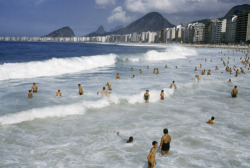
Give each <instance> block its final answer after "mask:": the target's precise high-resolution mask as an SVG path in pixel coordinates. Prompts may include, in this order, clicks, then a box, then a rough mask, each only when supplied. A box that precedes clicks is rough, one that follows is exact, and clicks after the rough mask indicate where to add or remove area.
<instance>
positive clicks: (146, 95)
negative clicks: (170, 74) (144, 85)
mask: <svg viewBox="0 0 250 168" xmlns="http://www.w3.org/2000/svg"><path fill="white" fill-rule="evenodd" d="M148 92H149V90H146V93H144V100H145V102H146V103H148V102H149V97H150V94H149V93H148Z"/></svg>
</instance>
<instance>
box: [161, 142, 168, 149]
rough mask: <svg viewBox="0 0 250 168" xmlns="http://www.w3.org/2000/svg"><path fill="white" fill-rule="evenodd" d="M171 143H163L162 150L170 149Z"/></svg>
mask: <svg viewBox="0 0 250 168" xmlns="http://www.w3.org/2000/svg"><path fill="white" fill-rule="evenodd" d="M169 148H170V145H169V142H168V143H163V144H162V146H161V150H162V151H169Z"/></svg>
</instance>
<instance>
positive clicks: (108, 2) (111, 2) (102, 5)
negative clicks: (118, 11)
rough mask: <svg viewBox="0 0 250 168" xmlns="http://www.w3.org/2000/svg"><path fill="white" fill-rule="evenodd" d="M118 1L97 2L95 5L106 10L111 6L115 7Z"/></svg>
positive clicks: (102, 0) (100, 0)
mask: <svg viewBox="0 0 250 168" xmlns="http://www.w3.org/2000/svg"><path fill="white" fill-rule="evenodd" d="M115 2H116V0H95V3H96V4H97V5H98V6H99V7H100V8H106V7H107V6H109V5H114V4H115Z"/></svg>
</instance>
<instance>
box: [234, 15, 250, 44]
mask: <svg viewBox="0 0 250 168" xmlns="http://www.w3.org/2000/svg"><path fill="white" fill-rule="evenodd" d="M247 41H250V12H248V13H243V14H240V15H238V18H237V22H236V33H235V42H236V43H245V42H247Z"/></svg>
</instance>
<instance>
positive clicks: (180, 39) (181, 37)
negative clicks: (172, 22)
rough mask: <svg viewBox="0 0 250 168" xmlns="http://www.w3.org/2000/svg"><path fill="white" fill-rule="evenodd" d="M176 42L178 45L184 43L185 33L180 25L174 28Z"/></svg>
mask: <svg viewBox="0 0 250 168" xmlns="http://www.w3.org/2000/svg"><path fill="white" fill-rule="evenodd" d="M176 29H177V31H176V41H177V42H179V43H183V41H184V32H185V27H183V26H182V25H178V26H176Z"/></svg>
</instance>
